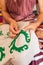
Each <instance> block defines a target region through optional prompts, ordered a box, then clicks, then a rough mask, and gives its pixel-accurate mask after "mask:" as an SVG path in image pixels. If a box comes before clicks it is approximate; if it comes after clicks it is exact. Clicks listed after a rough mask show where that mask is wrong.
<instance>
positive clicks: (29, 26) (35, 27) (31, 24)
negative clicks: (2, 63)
mask: <svg viewBox="0 0 43 65" xmlns="http://www.w3.org/2000/svg"><path fill="white" fill-rule="evenodd" d="M37 27H38V24H37V23H30V24H29V25H28V26H26V27H24V28H23V29H24V30H34V31H36V29H37Z"/></svg>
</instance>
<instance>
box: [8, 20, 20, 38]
mask: <svg viewBox="0 0 43 65" xmlns="http://www.w3.org/2000/svg"><path fill="white" fill-rule="evenodd" d="M9 30H10V37H12V38H14V37H15V36H16V35H17V34H19V31H20V30H19V29H18V24H17V22H16V21H12V22H11V23H10V27H9Z"/></svg>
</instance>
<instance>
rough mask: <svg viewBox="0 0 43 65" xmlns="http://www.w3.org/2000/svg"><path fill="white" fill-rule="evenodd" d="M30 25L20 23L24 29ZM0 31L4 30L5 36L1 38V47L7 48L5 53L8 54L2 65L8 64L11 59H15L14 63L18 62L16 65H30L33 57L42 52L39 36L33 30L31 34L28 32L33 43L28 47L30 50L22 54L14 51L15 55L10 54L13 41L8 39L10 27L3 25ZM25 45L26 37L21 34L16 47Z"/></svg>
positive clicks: (0, 64)
mask: <svg viewBox="0 0 43 65" xmlns="http://www.w3.org/2000/svg"><path fill="white" fill-rule="evenodd" d="M28 23H29V22H18V25H19V28H20V29H22V28H23V27H24V26H26V25H28ZM0 30H2V31H3V34H4V35H2V36H0V47H5V51H4V52H5V54H6V56H5V58H3V60H2V61H1V62H0V65H3V64H4V63H6V62H7V61H8V60H9V59H10V58H13V59H14V61H16V63H15V65H28V64H29V63H30V62H31V61H32V59H33V56H34V55H35V54H37V53H38V52H40V49H39V44H38V39H37V36H36V34H35V32H34V31H33V30H30V32H29V31H27V33H28V34H30V35H31V41H30V43H29V45H28V46H29V49H28V50H25V51H23V52H22V53H19V52H17V51H15V50H14V51H13V53H12V54H10V52H9V50H10V48H9V47H8V46H9V45H10V44H11V41H12V40H13V39H11V38H7V36H6V32H7V31H9V25H8V24H4V25H1V26H0ZM23 43H24V44H25V43H26V42H25V39H24V36H23V35H22V34H21V35H20V36H19V37H18V39H17V41H16V46H21V45H24V44H23ZM18 63H19V64H18Z"/></svg>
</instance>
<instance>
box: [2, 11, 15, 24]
mask: <svg viewBox="0 0 43 65" xmlns="http://www.w3.org/2000/svg"><path fill="white" fill-rule="evenodd" d="M2 14H3V17H4V19H5V20H6V21H7V22H8V23H11V22H12V21H15V20H14V19H12V18H11V17H10V15H9V14H8V13H7V12H6V11H2Z"/></svg>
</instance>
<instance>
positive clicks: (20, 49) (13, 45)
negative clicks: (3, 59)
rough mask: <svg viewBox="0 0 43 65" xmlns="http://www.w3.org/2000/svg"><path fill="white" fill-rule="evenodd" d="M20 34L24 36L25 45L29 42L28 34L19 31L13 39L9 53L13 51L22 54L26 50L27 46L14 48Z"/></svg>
mask: <svg viewBox="0 0 43 65" xmlns="http://www.w3.org/2000/svg"><path fill="white" fill-rule="evenodd" d="M20 34H23V35H24V36H25V40H26V42H27V43H29V42H30V36H29V35H28V33H27V32H26V31H24V30H21V31H20V33H19V34H18V35H17V36H16V37H15V38H14V40H13V41H12V42H11V44H10V46H9V48H10V53H13V50H15V51H18V52H22V51H24V50H27V49H28V45H27V44H25V45H23V46H21V47H16V46H15V43H16V39H17V38H18V37H19V35H20Z"/></svg>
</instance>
